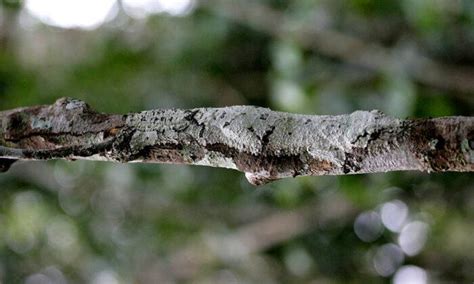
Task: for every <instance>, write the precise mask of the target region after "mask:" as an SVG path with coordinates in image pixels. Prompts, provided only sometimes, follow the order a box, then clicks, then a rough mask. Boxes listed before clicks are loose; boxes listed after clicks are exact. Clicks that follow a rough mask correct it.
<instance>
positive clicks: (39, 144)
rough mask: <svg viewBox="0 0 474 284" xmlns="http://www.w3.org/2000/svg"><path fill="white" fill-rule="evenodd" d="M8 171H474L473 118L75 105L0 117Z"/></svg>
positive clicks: (61, 103) (259, 174) (64, 102)
mask: <svg viewBox="0 0 474 284" xmlns="http://www.w3.org/2000/svg"><path fill="white" fill-rule="evenodd" d="M0 126H1V127H0V170H3V171H5V170H7V169H8V168H9V166H10V165H11V164H12V163H13V162H14V161H16V160H50V159H70V160H75V159H87V160H103V161H104V160H105V161H114V162H151V163H173V164H192V165H205V166H213V167H222V168H230V169H236V170H239V171H242V172H245V176H246V177H247V179H248V180H249V182H251V183H252V184H255V185H258V184H263V183H266V182H269V181H272V180H277V179H280V178H286V177H296V176H304V175H306V176H307V175H311V176H316V175H344V174H356V173H375V172H387V171H401V170H418V171H427V172H441V171H460V172H468V171H474V118H473V117H460V116H458V117H443V118H433V119H416V120H400V119H395V118H391V117H389V116H386V115H384V114H382V113H381V112H379V111H356V112H354V113H352V114H347V115H337V116H317V115H299V114H290V113H283V112H275V111H271V110H269V109H266V108H259V107H254V106H233V107H225V108H196V109H186V110H182V109H159V110H150V111H144V112H140V113H130V114H126V115H115V114H103V113H98V112H96V111H94V110H92V109H91V108H90V107H89V106H88V105H87V104H86V103H84V102H82V101H79V100H75V99H69V98H63V99H59V100H58V101H56V103H54V104H53V105H46V106H33V107H26V108H18V109H14V110H9V111H3V112H0Z"/></svg>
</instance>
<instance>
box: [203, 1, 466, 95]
mask: <svg viewBox="0 0 474 284" xmlns="http://www.w3.org/2000/svg"><path fill="white" fill-rule="evenodd" d="M201 3H202V5H204V6H205V7H206V8H207V9H209V10H211V11H213V12H214V13H216V14H218V15H221V16H224V17H227V18H229V19H232V20H234V21H237V22H239V23H241V24H243V25H247V26H249V27H251V28H253V29H255V30H258V31H261V32H263V33H266V34H269V35H272V36H274V37H276V38H282V39H290V40H293V41H295V42H296V43H298V44H299V45H301V46H302V47H304V48H308V49H312V50H315V51H317V52H319V53H320V54H323V55H325V56H330V57H335V58H339V59H341V60H344V61H345V62H349V63H351V64H355V65H359V66H362V67H364V68H367V69H369V70H373V71H378V72H386V71H387V70H389V69H390V68H391V66H400V65H402V66H401V67H402V68H403V72H404V74H407V75H409V76H411V77H412V78H413V79H414V80H416V81H418V82H420V83H423V84H426V85H429V86H433V87H436V88H440V89H447V90H454V91H457V92H460V93H453V94H454V95H456V96H459V97H460V98H462V99H464V100H466V101H468V102H472V97H471V96H470V95H471V94H472V93H473V92H474V69H472V68H468V67H464V68H460V67H455V66H450V65H446V64H443V63H440V62H437V61H435V60H433V59H431V58H428V57H426V56H424V55H422V54H417V53H414V52H411V54H408V55H407V54H406V55H407V56H406V58H400V56H394V55H397V54H394V51H393V50H391V49H389V48H385V47H383V46H381V45H379V44H377V43H375V42H367V41H364V40H361V39H359V38H357V37H354V36H351V35H348V34H345V33H342V32H339V31H335V30H330V29H326V28H322V27H320V26H318V25H317V24H315V23H317V21H308V24H307V25H300V26H297V27H295V26H294V25H292V24H291V23H289V22H288V19H287V17H285V14H284V13H281V12H279V11H277V10H275V9H272V8H271V7H269V6H267V5H263V4H261V3H258V2H256V1H245V2H239V1H214V0H205V1H202V2H201Z"/></svg>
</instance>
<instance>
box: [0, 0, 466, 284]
mask: <svg viewBox="0 0 474 284" xmlns="http://www.w3.org/2000/svg"><path fill="white" fill-rule="evenodd" d="M1 3H2V6H1V7H0V11H1V13H2V17H0V20H1V21H2V25H1V26H0V109H2V110H3V109H10V108H14V107H19V106H25V105H35V104H43V103H45V104H46V103H52V102H53V101H54V100H55V99H57V98H60V97H63V96H69V97H76V98H80V99H83V100H85V101H87V102H89V103H90V104H91V105H92V106H93V107H94V108H96V109H98V110H100V111H104V112H117V113H126V112H131V111H140V110H143V109H151V108H169V107H180V108H191V107H201V106H226V105H236V104H254V105H260V106H265V107H271V108H273V109H276V110H282V111H291V112H298V113H312V114H338V113H346V112H351V111H354V110H357V109H373V108H378V109H380V110H382V111H384V112H386V113H388V114H391V115H395V116H399V117H429V116H443V115H473V105H474V103H473V98H474V97H473V95H474V92H473V91H471V92H469V91H468V92H464V93H463V92H461V91H459V90H452V89H450V88H449V87H447V88H439V87H435V86H430V85H429V84H427V83H426V82H424V83H420V82H419V81H418V80H416V78H414V77H413V76H411V75H410V73H409V72H406V69H405V68H410V66H408V67H407V66H404V65H403V64H408V63H410V61H409V60H406V58H405V59H404V56H405V55H406V54H405V52H406V51H407V49H406V48H407V47H408V50H412V49H415V50H416V52H417V54H422V55H424V56H426V57H429V58H432V59H433V60H437V61H439V62H442V63H443V64H448V65H450V66H452V67H453V68H459V69H462V70H464V69H468V68H473V67H472V65H473V64H474V5H473V4H472V1H470V0H459V1H449V0H437V1H427V0H417V1H391V0H384V1H376V0H352V1H325V0H319V1H283V0H279V1H276V0H274V1H270V0H267V1H235V4H234V5H235V7H234V8H235V9H228V10H226V11H220V10H219V9H216V8H215V7H214V4H216V3H215V2H212V1H211V2H210V3H207V2H206V1H202V3H201V2H197V4H196V6H195V8H194V10H193V11H192V12H190V13H189V14H188V15H185V16H179V17H173V16H170V15H167V14H160V13H158V14H155V15H151V16H149V17H146V18H143V19H134V18H132V17H130V16H128V15H127V14H126V13H125V12H124V10H119V12H118V14H117V15H116V17H115V18H114V19H112V20H111V21H109V22H107V23H105V24H104V25H102V26H101V27H99V28H97V29H95V30H78V29H61V28H57V27H51V26H46V25H42V24H41V23H39V22H36V23H34V24H27V23H28V21H31V16H28V13H27V12H26V11H25V10H24V8H22V5H21V1H2V2H1ZM206 3H207V4H206ZM250 3H252V5H263V6H262V7H266V9H270V10H268V11H276V12H278V13H280V14H279V15H281V17H280V18H278V23H277V22H275V23H272V25H270V26H277V25H278V24H281V23H285V21H287V22H288V23H289V25H290V28H292V29H293V30H291V29H290V30H291V31H292V32H290V33H288V32H287V33H283V32H282V33H281V34H279V35H278V36H277V35H275V34H273V33H272V32H271V31H269V30H265V29H262V28H259V26H258V25H259V22H258V21H257V20H261V21H262V22H265V21H271V20H272V18H271V14H270V13H264V14H259V15H258V16H257V17H254V18H251V17H249V18H248V19H247V20H245V19H246V18H245V17H240V18H239V17H237V16H236V17H234V18H233V16H232V14H233V13H234V14H236V15H237V14H238V13H239V11H241V10H239V7H246V6H247V5H250ZM216 6H218V5H216ZM219 11H220V12H219ZM242 11H246V10H245V9H243V10H242ZM247 12H248V11H247ZM229 14H231V16H229ZM283 17H284V18H283ZM239 19H240V20H239ZM251 19H253V20H251ZM273 20H275V19H273ZM280 21H281V22H280ZM25 23H26V24H25ZM305 26H310V27H312V28H316V29H317V30H320V31H326V30H328V31H333V30H335V31H339V32H341V33H343V34H347V35H351V36H353V37H356V38H361V39H362V40H363V41H364V42H367V43H368V44H371V43H373V44H378V45H380V46H383V47H386V48H388V49H389V50H390V54H392V55H394V56H395V58H400V60H399V62H398V61H397V64H398V63H400V66H395V65H388V66H384V67H383V68H382V69H383V70H382V71H381V70H372V69H371V68H367V67H366V66H361V65H359V64H356V63H354V62H350V61H348V60H346V59H345V58H343V57H337V56H328V55H327V54H325V53H324V52H322V51H321V50H319V49H318V48H311V45H308V44H303V43H304V42H305V40H308V41H311V40H312V39H311V37H310V36H307V37H304V36H303V37H302V38H303V40H301V39H298V37H297V35H298V33H302V34H303V32H302V30H304V29H302V30H299V29H298V27H305ZM334 48H337V47H336V46H335V47H334ZM373 56H374V57H373V58H370V60H372V59H373V60H376V59H375V58H376V57H375V55H373ZM470 74H474V73H470ZM470 78H471V79H472V80H474V78H473V77H470ZM473 181H474V179H473V176H472V174H456V173H446V174H430V175H429V174H422V173H411V172H403V173H388V174H374V175H357V176H343V177H303V178H297V179H288V180H282V181H278V182H275V183H272V184H269V185H265V186H262V187H259V188H254V187H252V186H250V185H249V184H248V183H247V182H246V181H245V179H244V178H243V176H242V175H241V174H240V173H238V172H234V171H230V170H224V169H211V168H200V167H188V166H174V165H149V164H127V165H117V164H108V163H95V162H85V161H77V162H65V161H52V162H46V163H39V162H34V163H33V162H32V163H19V164H18V165H15V166H14V167H13V169H12V170H11V171H10V172H9V173H6V174H2V175H0V282H1V283H20V282H21V283H84V282H91V283H132V282H133V283H180V282H188V281H190V282H193V283H229V282H236V283H257V282H259V283H348V282H349V283H367V282H370V283H379V282H380V283H385V282H391V281H394V282H395V283H402V282H400V281H401V280H400V279H402V280H403V279H405V280H406V279H411V280H420V279H421V280H423V279H424V280H426V281H429V282H430V283H431V282H460V283H461V282H469V281H472V279H474V273H473V270H472V267H474V242H472V235H473V234H474V231H473V230H474V226H473V225H472V220H473V218H474V206H473V204H474V182H473ZM338 200H339V201H340V200H344V202H346V203H349V204H350V205H351V206H352V207H353V208H355V210H356V211H355V212H354V211H347V213H345V214H346V215H344V216H345V217H344V218H342V217H341V218H340V219H338V220H333V221H331V222H329V223H326V222H324V221H322V217H321V216H319V215H317V214H315V215H314V216H313V215H312V216H311V218H310V222H309V224H310V225H309V226H308V227H305V228H304V230H302V231H301V232H299V233H295V235H294V236H289V237H282V236H285V234H284V233H285V232H286V231H290V232H291V230H293V229H294V226H292V225H293V224H291V223H290V224H285V223H284V221H285V220H286V219H284V218H282V217H281V214H286V213H289V214H290V213H291V212H295V213H294V214H302V213H301V212H306V211H304V210H303V209H304V208H305V206H308V205H310V206H312V207H317V208H319V207H320V208H322V209H321V210H325V209H324V208H340V207H341V206H340V203H339V201H338ZM394 200H398V201H401V202H402V204H405V205H406V206H407V208H408V209H407V210H408V211H407V212H408V213H407V214H408V215H407V216H406V218H405V219H403V220H402V221H403V223H401V225H403V226H404V227H403V226H402V227H400V228H399V230H398V231H393V230H390V229H389V228H388V227H387V226H389V225H387V224H388V223H387V222H389V221H390V220H391V221H390V222H394V221H393V220H398V219H396V218H398V217H400V216H401V215H399V214H400V212H402V211H403V210H402V209H403V207H400V208H397V210H398V211H395V213H393V212H392V213H390V212H391V211H384V210H389V209H390V206H391V205H393V204H400V203H397V202H395V203H390V202H393V201H394ZM384 208H385V209H384ZM302 210H303V211H302ZM364 212H365V213H367V212H369V214H365V215H364ZM370 212H372V213H373V214H372V213H370ZM384 212H388V213H387V214H389V213H390V214H392V215H390V214H389V215H386V216H389V217H390V218H392V219H393V218H395V219H393V220H392V219H390V220H389V221H387V220H385V221H384V219H383V218H384V216H385V215H384V214H385V213H384ZM359 213H363V214H360V215H359ZM397 214H398V215H397ZM271 216H274V218H275V220H277V222H274V223H271V224H273V225H272V226H276V227H278V226H282V229H280V231H278V230H276V231H275V232H280V233H275V234H274V235H272V237H269V239H268V243H269V244H271V245H268V246H267V245H265V244H266V241H267V240H261V239H260V238H259V236H260V234H261V233H262V232H260V231H259V229H260V227H259V226H256V227H255V226H254V227H252V224H261V223H259V222H260V221H261V220H267V219H266V218H269V217H271ZM285 216H286V215H285ZM297 216H299V215H297ZM302 216H303V215H302ZM364 216H372V217H373V216H375V217H374V218H372V217H370V218H369V219H367V220H370V222H367V220H365V219H364ZM377 216H378V217H377ZM389 217H387V218H389ZM402 217H403V216H402ZM301 218H303V217H301ZM381 218H382V219H381ZM379 219H380V220H382V221H384V222H385V223H383V225H382V223H381V222H382V221H380V220H379ZM357 220H359V221H357ZM402 221H400V222H402ZM415 221H419V222H422V224H424V225H426V227H427V228H428V231H427V232H424V231H423V230H420V229H419V228H420V227H416V226H415V225H416V224H417V223H415V225H413V224H414V222H415ZM265 224H267V223H265ZM360 224H362V225H361V227H360V226H359V225H360ZM410 224H411V225H412V226H409V225H410ZM410 228H411V229H413V230H412V231H410ZM417 228H418V230H416V229H417ZM421 228H422V229H423V228H425V227H423V226H422V227H421ZM266 229H268V227H262V228H261V230H266ZM249 231H250V232H252V233H253V234H256V235H255V236H256V238H257V239H260V243H261V244H262V245H260V247H257V248H256V249H255V251H253V252H252V253H249V254H245V253H243V251H245V248H246V246H247V245H249V241H248V240H247V239H243V241H244V242H243V243H239V241H241V240H240V239H238V238H239V236H243V235H245V234H244V233H243V232H247V233H248V232H249ZM410 234H411V235H410ZM402 235H403V236H404V237H402ZM232 236H234V238H232ZM406 236H408V243H404V241H403V240H402V239H404V238H405V237H406ZM216 238H217V239H218V240H221V239H222V240H226V241H228V242H229V243H230V244H232V245H231V246H230V245H227V246H226V245H225V242H223V243H220V242H218V241H216ZM272 238H276V239H278V240H279V241H273V240H271V239H272ZM279 238H281V239H279ZM364 238H365V241H364ZM410 238H411V239H410ZM231 241H232V242H231ZM245 241H247V242H245ZM387 244H395V245H396V246H395V247H396V248H397V249H398V250H399V251H400V252H402V253H401V255H402V259H399V258H395V257H396V256H397V255H396V252H395V253H392V254H389V253H386V250H384V249H383V248H386V247H384V245H387ZM416 245H419V246H421V247H419V248H418V250H417V247H413V246H416ZM410 246H411V247H410ZM229 249H230V252H228V250H229ZM183 253H184V254H185V255H188V254H190V255H191V256H192V257H187V258H186V257H185V258H184V259H186V260H187V262H184V263H185V264H186V265H185V264H182V263H181V262H179V261H177V260H176V259H181V258H180V255H181V254H183ZM397 257H398V256H397ZM409 265H415V266H416V267H419V268H421V269H422V270H421V271H422V272H423V273H425V274H416V273H415V274H413V273H412V274H407V273H405V274H403V273H402V271H403V268H407V267H408V268H410V266H409ZM411 268H412V267H411ZM193 269H194V270H193ZM405 271H412V272H413V271H418V272H419V271H420V270H413V269H412V270H410V269H408V270H405ZM404 275H409V276H410V275H411V276H410V277H412V278H402V277H403V276H404ZM420 275H421V276H427V277H428V278H423V277H421V278H420ZM413 277H414V278H413ZM416 277H418V278H416ZM41 281H43V282H41ZM397 281H398V282H397ZM416 283H425V282H416ZM426 283H427V282H426Z"/></svg>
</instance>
